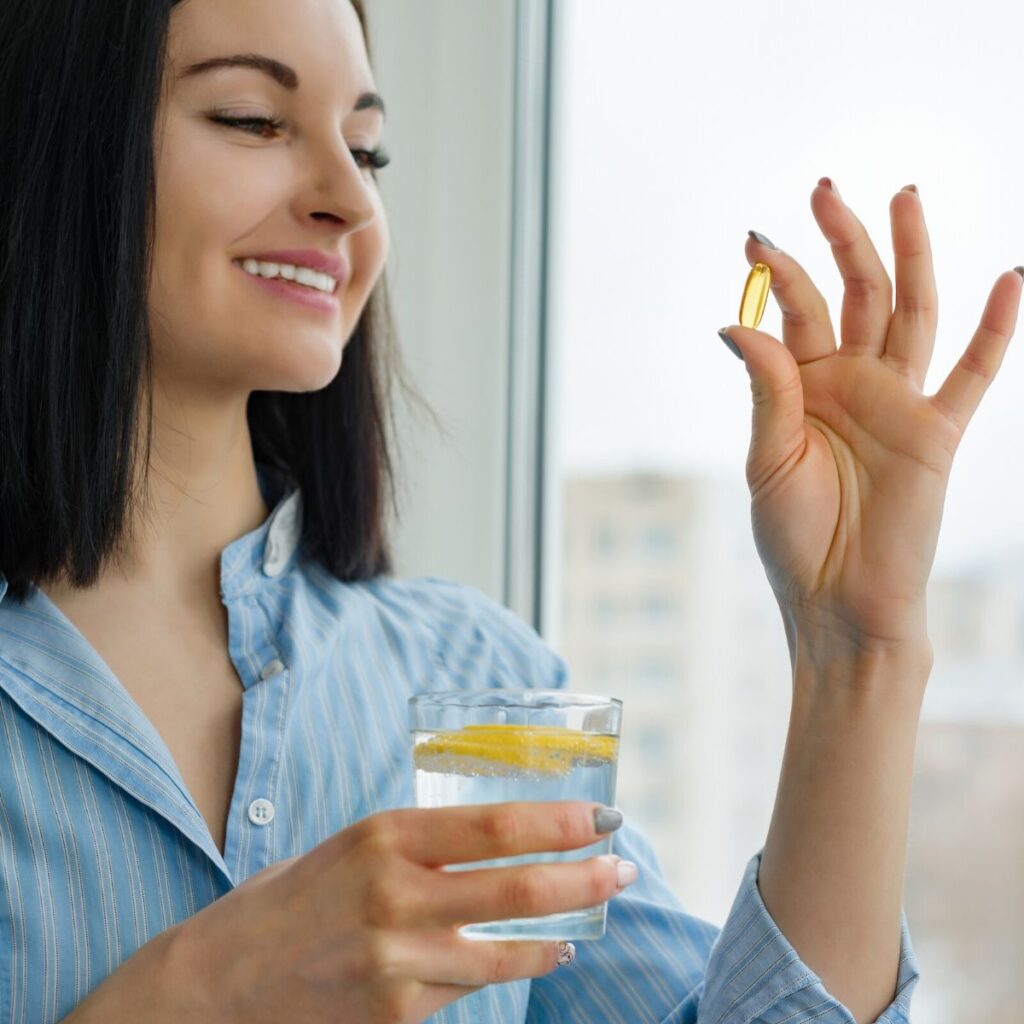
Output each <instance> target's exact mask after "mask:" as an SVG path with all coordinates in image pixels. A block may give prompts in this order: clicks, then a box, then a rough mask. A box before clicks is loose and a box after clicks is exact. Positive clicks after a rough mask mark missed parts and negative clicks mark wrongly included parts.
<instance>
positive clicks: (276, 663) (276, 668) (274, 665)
mask: <svg viewBox="0 0 1024 1024" xmlns="http://www.w3.org/2000/svg"><path fill="white" fill-rule="evenodd" d="M283 671H284V662H282V661H280V660H279V659H278V658H275V659H274V660H273V661H268V662H267V663H266V665H264V666H263V671H261V672H260V679H269V678H270V677H271V676H276V675H277V673H278V672H283Z"/></svg>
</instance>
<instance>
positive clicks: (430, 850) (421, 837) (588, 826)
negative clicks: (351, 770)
mask: <svg viewBox="0 0 1024 1024" xmlns="http://www.w3.org/2000/svg"><path fill="white" fill-rule="evenodd" d="M602 807H603V805H602V804H599V803H591V802H589V801H580V800H552V801H551V802H531V801H510V802H508V803H502V804H470V805H467V806H465V807H435V808H402V809H400V810H395V811H388V812H385V813H383V814H378V815H374V816H373V819H370V818H367V819H365V823H361V824H365V827H366V828H367V829H370V828H376V829H377V830H379V831H384V832H386V833H387V836H388V840H389V841H390V842H392V843H393V845H394V847H395V848H396V849H397V850H398V851H399V852H401V853H402V854H404V855H405V856H406V857H407V858H408V859H409V860H411V861H414V862H415V863H417V864H423V865H425V866H427V867H436V866H439V865H442V864H459V863H468V862H470V861H475V860H492V859H494V858H497V857H514V856H516V855H517V854H520V853H544V852H555V851H560V850H573V849H576V848H577V847H580V846H589V845H590V844H591V843H595V842H597V841H598V840H599V839H601V838H602V837H604V836H606V835H607V833H608V831H612V830H613V829H607V830H605V831H604V832H598V831H597V827H596V822H595V820H594V813H595V811H597V810H600V809H601V808H602ZM619 821H620V822H621V816H620V817H619ZM617 827H618V825H615V826H614V828H617Z"/></svg>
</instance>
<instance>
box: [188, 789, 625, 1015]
mask: <svg viewBox="0 0 1024 1024" xmlns="http://www.w3.org/2000/svg"><path fill="white" fill-rule="evenodd" d="M600 806H601V805H600V804H597V803H593V802H582V801H554V802H543V803H534V802H513V803H503V804H476V805H468V806H464V807H443V808H430V809H426V808H408V809H406V808H403V809H399V810H392V811H383V812H381V813H379V814H374V815H371V816H370V817H367V818H364V819H363V820H362V821H359V822H357V823H356V824H355V825H352V826H350V827H349V828H347V829H344V830H342V831H340V832H337V833H335V834H334V835H332V836H331V837H330V838H328V839H326V840H325V841H324V842H322V843H320V845H319V846H316V847H315V848H314V849H312V850H310V851H309V853H307V854H305V855H304V856H301V857H293V858H291V859H289V860H285V861H280V862H278V863H277V864H273V865H271V866H270V867H268V868H266V869H264V870H263V871H261V872H259V873H257V874H255V875H253V876H252V877H251V878H249V879H247V880H246V881H245V882H244V883H243V884H241V885H239V886H238V887H237V888H236V889H233V890H232V891H231V892H229V893H227V894H226V895H224V896H222V897H221V898H220V899H218V900H216V901H215V902H214V903H212V904H210V905H209V906H208V907H206V908H204V909H203V910H201V911H200V912H199V913H198V914H196V915H194V916H193V917H191V918H189V919H187V920H186V921H184V922H182V925H181V926H180V931H179V934H178V937H177V939H176V940H175V943H174V945H173V947H172V952H171V956H172V958H173V959H174V961H175V962H174V965H173V967H174V970H175V971H176V972H177V976H178V977H180V978H181V979H182V984H183V985H187V986H189V987H190V988H191V989H192V992H193V994H194V995H195V996H196V998H197V999H198V1000H200V1002H201V1004H202V1005H201V1006H199V1007H197V1015H199V1016H200V1017H201V1019H203V1020H215V1021H218V1022H221V1021H223V1022H230V1024H235V1022H238V1024H242V1022H243V1021H244V1022H245V1024H277V1022H279V1021H282V1020H301V1021H303V1022H308V1024H316V1022H321V1021H322V1022H323V1024H336V1022H337V1021H342V1020H344V1021H360V1022H366V1024H378V1022H379V1024H385V1022H387V1024H421V1022H422V1021H423V1020H424V1019H426V1018H427V1017H429V1016H430V1015H431V1014H433V1013H434V1012H436V1011H437V1010H438V1009H440V1008H441V1007H442V1006H445V1005H447V1004H448V1003H451V1002H454V1001H455V1000H456V999H459V998H461V997H462V996H465V995H467V994H469V993H471V992H474V991H476V990H477V989H479V988H482V987H483V986H485V985H490V984H494V983H497V982H506V981H513V980H517V979H521V978H531V977H537V976H539V975H543V974H547V973H549V972H551V971H552V970H554V969H555V967H556V966H557V957H558V943H557V942H550V941H526V940H516V941H482V940H477V939H467V938H464V937H463V936H461V935H459V934H458V928H459V927H460V926H461V925H464V924H468V923H470V922H478V921H496V920H504V919H507V918H516V917H535V916H539V915H543V914H553V913H557V912H561V911H569V910H578V909H583V908H586V907H592V906H595V905H597V904H600V903H603V902H604V901H605V900H608V899H609V898H611V897H612V896H616V895H618V893H620V892H622V888H620V886H619V884H618V874H617V870H616V868H617V862H618V861H619V860H620V858H618V857H616V856H614V855H605V856H600V857H591V858H589V859H587V860H583V861H576V862H572V863H542V864H525V865H518V866H514V867H500V868H484V869H474V870H465V871H442V870H441V865H445V864H456V863H467V862H471V861H479V860H490V859H491V858H495V857H510V856H517V855H520V854H524V853H537V852H542V851H560V850H571V849H575V848H578V847H582V846H589V845H590V844H592V843H595V842H597V841H598V840H599V839H600V838H602V836H601V835H600V834H598V833H597V832H596V831H595V827H594V812H595V810H597V809H598V808H600ZM197 1019H198V1018H197Z"/></svg>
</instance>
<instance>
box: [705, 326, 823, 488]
mask: <svg viewBox="0 0 1024 1024" xmlns="http://www.w3.org/2000/svg"><path fill="white" fill-rule="evenodd" d="M718 334H719V337H720V338H721V339H722V341H724V342H725V343H726V345H730V342H731V343H732V344H731V345H730V348H732V349H733V351H734V352H737V353H738V354H739V357H740V358H741V359H742V360H743V362H744V365H745V366H746V368H747V373H748V374H749V375H750V391H751V395H752V397H753V405H754V408H753V423H752V425H751V431H750V453H749V455H748V456H747V481H748V483H749V484H750V486H751V489H752V491H753V490H756V489H757V485H758V484H759V482H760V481H764V480H766V479H767V478H768V477H769V476H770V475H771V474H772V473H773V472H774V470H776V469H777V468H778V467H779V466H781V465H782V463H783V462H785V461H786V459H787V458H789V457H790V455H792V453H793V450H794V448H796V447H797V445H798V444H800V443H801V442H802V440H803V436H804V389H803V383H802V381H801V379H800V368H799V366H797V363H796V360H795V359H794V358H793V354H792V353H791V352H790V351H789V349H788V348H786V346H785V345H783V344H782V343H781V342H780V341H777V340H776V339H775V338H773V337H772V336H771V335H770V334H765V333H764V332H762V331H755V330H754V329H753V328H751V327H740V326H739V325H735V326H732V327H723V328H722V330H720V331H719V332H718Z"/></svg>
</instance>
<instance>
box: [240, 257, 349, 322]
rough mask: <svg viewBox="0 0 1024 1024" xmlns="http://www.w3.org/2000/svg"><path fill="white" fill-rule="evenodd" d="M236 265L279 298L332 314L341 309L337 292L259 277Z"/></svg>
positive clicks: (282, 279) (274, 278) (283, 261)
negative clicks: (331, 293) (321, 290)
mask: <svg viewBox="0 0 1024 1024" xmlns="http://www.w3.org/2000/svg"><path fill="white" fill-rule="evenodd" d="M254 258H255V257H254ZM267 262H268V263H269V262H270V260H267ZM275 262H276V261H275ZM281 262H282V263H285V262H287V260H282V261H281ZM234 266H235V267H237V268H238V271H239V273H241V274H244V275H245V276H246V277H247V278H248V279H249V280H250V281H252V283H253V284H255V285H257V286H258V287H260V288H263V289H264V290H265V291H268V292H272V293H273V294H275V295H277V296H278V297H279V298H282V299H291V300H292V302H295V303H297V304H298V305H300V306H305V307H306V308H307V309H315V310H317V311H318V312H320V313H329V314H331V315H332V316H333V315H334V314H336V313H338V312H339V311H340V309H341V300H340V299H339V298H338V296H337V294H334V295H328V294H327V293H326V292H318V291H316V290H314V289H313V288H307V287H306V286H305V285H302V284H294V283H293V282H292V281H286V280H284V278H281V277H271V278H267V277H257V276H256V275H254V274H250V273H249V272H248V271H247V270H245V269H243V268H242V267H241V266H240V265H239V264H238V263H234ZM328 273H329V271H328Z"/></svg>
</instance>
